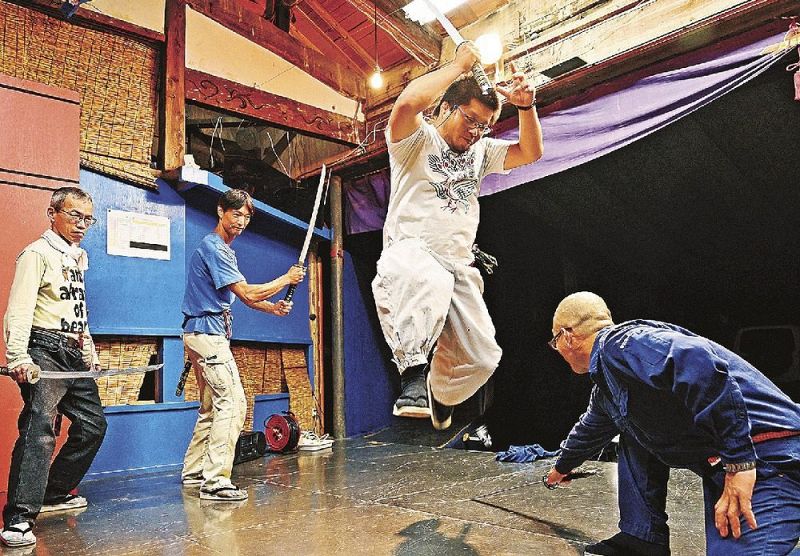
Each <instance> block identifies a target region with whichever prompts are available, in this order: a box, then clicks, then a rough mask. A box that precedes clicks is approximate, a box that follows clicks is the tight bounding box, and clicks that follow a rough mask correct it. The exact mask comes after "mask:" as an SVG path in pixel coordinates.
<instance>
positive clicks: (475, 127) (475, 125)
mask: <svg viewBox="0 0 800 556" xmlns="http://www.w3.org/2000/svg"><path fill="white" fill-rule="evenodd" d="M456 108H458V111H459V112H461V116H462V117H463V118H464V119H465V120H466V121H467V124H468V125H469V130H470V131H477V132H478V134H479V135H481V136H483V135H486V134H488V133H489V132H490V131H492V126H490V125H489V124H484V123H481V122H479V121H478V120H476V119H475V118H473V117H472V116H470V115H469V114H467V113H466V112H464V111H463V110H462V109H461V107H460V106H459V105H457V104H456Z"/></svg>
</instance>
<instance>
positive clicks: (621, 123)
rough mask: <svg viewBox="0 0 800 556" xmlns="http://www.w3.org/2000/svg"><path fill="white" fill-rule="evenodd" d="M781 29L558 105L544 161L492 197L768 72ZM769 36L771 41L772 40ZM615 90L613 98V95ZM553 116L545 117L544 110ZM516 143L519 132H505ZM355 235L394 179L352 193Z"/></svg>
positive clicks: (546, 125) (370, 225) (378, 177)
mask: <svg viewBox="0 0 800 556" xmlns="http://www.w3.org/2000/svg"><path fill="white" fill-rule="evenodd" d="M780 25H783V24H781V23H780V22H778V23H774V24H771V25H769V26H767V27H765V28H762V29H760V30H757V31H752V32H750V33H747V34H745V35H742V36H740V37H737V38H736V39H735V40H730V41H726V42H724V43H721V44H716V45H712V46H708V47H705V48H702V49H699V50H696V51H693V52H690V53H688V54H684V55H681V56H677V57H675V58H672V59H670V60H668V61H665V62H660V63H658V64H655V65H653V66H650V67H648V68H646V69H645V70H640V71H639V72H637V73H636V74H634V76H633V78H631V76H624V77H621V78H619V79H618V80H617V81H616V82H615V83H611V84H610V85H609V84H604V85H600V86H597V87H594V88H593V89H590V90H589V91H587V92H585V93H581V94H579V95H575V96H573V97H570V98H568V99H565V100H563V101H561V102H559V106H566V107H565V108H560V109H557V110H555V111H552V112H550V113H545V114H544V115H542V116H541V117H540V121H541V123H542V130H543V133H544V146H545V154H544V156H543V157H542V158H541V159H540V160H539V161H537V162H536V163H534V164H530V165H528V166H522V167H520V168H516V169H515V170H513V171H512V172H511V173H510V174H508V175H500V174H493V175H490V176H487V177H486V178H485V179H484V180H483V184H482V186H481V195H482V196H483V195H491V194H492V193H497V192H499V191H504V190H506V189H509V188H511V187H516V186H518V185H522V184H525V183H529V182H532V181H535V180H537V179H539V178H543V177H546V176H550V175H552V174H555V173H557V172H561V171H563V170H567V169H569V168H573V167H575V166H578V165H580V164H583V163H585V162H589V161H591V160H594V159H595V158H598V157H600V156H603V155H604V154H607V153H610V152H613V151H615V150H617V149H619V148H621V147H624V146H625V145H628V144H630V143H632V142H634V141H636V140H637V139H641V138H642V137H645V136H647V135H649V134H651V133H653V132H655V131H657V130H659V129H661V128H662V127H664V126H667V125H669V124H670V123H672V122H674V121H676V120H678V119H679V118H682V117H683V116H686V115H687V114H691V113H692V112H694V111H695V110H697V109H698V108H701V107H703V106H705V105H706V104H708V103H710V102H712V101H714V100H715V99H717V98H719V97H721V96H722V95H724V94H726V93H728V92H729V91H732V90H733V89H735V88H736V87H738V86H740V85H742V84H744V83H747V82H748V81H749V80H750V79H753V78H754V77H756V76H757V75H759V74H761V73H762V72H763V71H765V70H766V69H767V68H768V67H769V66H770V65H771V64H772V63H773V62H775V61H776V60H777V59H778V58H780V56H781V55H782V53H777V54H772V55H762V54H761V51H762V50H763V49H764V48H765V47H767V46H770V45H773V44H775V43H777V42H779V41H780V40H781V39H782V38H783V34H784V32H785V29H784V30H783V31H780V30H779V29H780ZM765 36H766V38H765ZM609 90H611V92H608V91H609ZM545 112H546V111H545ZM498 137H500V138H502V139H512V140H513V139H516V138H517V137H518V129H517V128H514V129H512V130H509V131H506V132H504V133H501V134H500V135H499V136H498ZM347 199H348V206H347V226H348V232H349V233H358V232H365V231H370V230H378V229H380V228H381V227H382V226H383V220H384V218H385V216H386V206H387V203H388V200H389V182H388V172H384V173H381V174H373V175H371V176H368V177H366V178H362V179H361V180H358V181H357V182H356V183H354V184H352V185H351V186H350V187H349V188H348V192H347Z"/></svg>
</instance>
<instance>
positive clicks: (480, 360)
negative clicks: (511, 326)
mask: <svg viewBox="0 0 800 556" xmlns="http://www.w3.org/2000/svg"><path fill="white" fill-rule="evenodd" d="M372 293H373V295H374V297H375V305H376V307H377V309H378V318H379V320H380V323H381V328H382V330H383V335H384V337H385V338H386V342H387V343H388V344H389V347H390V348H391V350H392V354H393V356H394V358H393V360H394V362H395V363H396V364H397V367H398V369H399V370H400V372H401V373H402V372H403V371H404V370H405V369H406V368H408V367H411V366H413V365H421V364H424V363H426V362H427V361H428V354H429V352H430V350H431V346H432V345H433V344H434V343H436V342H437V339H438V343H437V344H436V351H435V353H434V355H433V359H432V361H431V370H430V376H431V389H432V390H433V395H434V397H435V398H436V400H437V401H439V402H440V403H443V404H445V405H456V404H459V403H461V402H463V401H464V400H466V399H467V398H469V397H470V396H472V395H473V394H474V393H475V392H476V391H477V390H478V389H479V388H480V387H481V386H483V385H484V384H485V383H486V381H487V380H489V377H491V376H492V373H493V372H494V370H495V369H496V368H497V365H498V364H499V362H500V357H501V356H502V353H503V352H502V350H501V349H500V346H498V345H497V342H496V341H495V339H494V335H495V329H494V324H492V319H491V317H490V316H489V312H488V310H487V309H486V304H485V303H484V301H483V295H482V294H483V279H482V278H481V275H480V272H478V269H476V268H474V267H471V266H467V265H463V264H453V263H450V262H448V261H445V260H443V259H442V258H441V257H438V256H436V255H434V254H433V253H432V252H431V251H430V250H429V249H428V248H427V247H426V246H425V244H424V243H423V242H422V241H421V240H417V239H405V240H402V241H398V242H396V243H393V244H392V245H391V246H389V247H388V248H386V249H384V251H383V253H382V254H381V258H380V260H379V261H378V273H377V275H376V276H375V279H374V280H373V281H372Z"/></svg>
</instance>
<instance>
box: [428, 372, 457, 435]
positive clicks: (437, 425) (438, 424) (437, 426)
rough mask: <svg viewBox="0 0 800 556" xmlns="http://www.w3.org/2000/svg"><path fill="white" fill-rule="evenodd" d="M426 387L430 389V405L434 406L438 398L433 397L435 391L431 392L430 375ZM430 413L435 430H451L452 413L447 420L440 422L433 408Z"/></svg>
mask: <svg viewBox="0 0 800 556" xmlns="http://www.w3.org/2000/svg"><path fill="white" fill-rule="evenodd" d="M425 386H426V388H427V389H428V403H429V404H431V405H433V404H435V403H436V398H434V397H433V391H432V390H431V375H430V374H428V376H427V377H426V378H425ZM429 411H430V414H431V424H432V425H433V428H435V429H436V430H437V431H443V430H445V429H448V428H450V425H452V424H453V414H452V413H450V415H448V416H447V419H445V420H444V421H439V420H438V419H436V412H435V411H434V410H433V409H432V408H431V409H429Z"/></svg>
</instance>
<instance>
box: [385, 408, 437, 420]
mask: <svg viewBox="0 0 800 556" xmlns="http://www.w3.org/2000/svg"><path fill="white" fill-rule="evenodd" d="M392 415H394V416H395V417H410V418H412V419H427V418H428V417H430V416H431V409H430V408H429V407H417V406H413V405H404V406H401V407H397V406H394V408H393V409H392Z"/></svg>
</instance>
